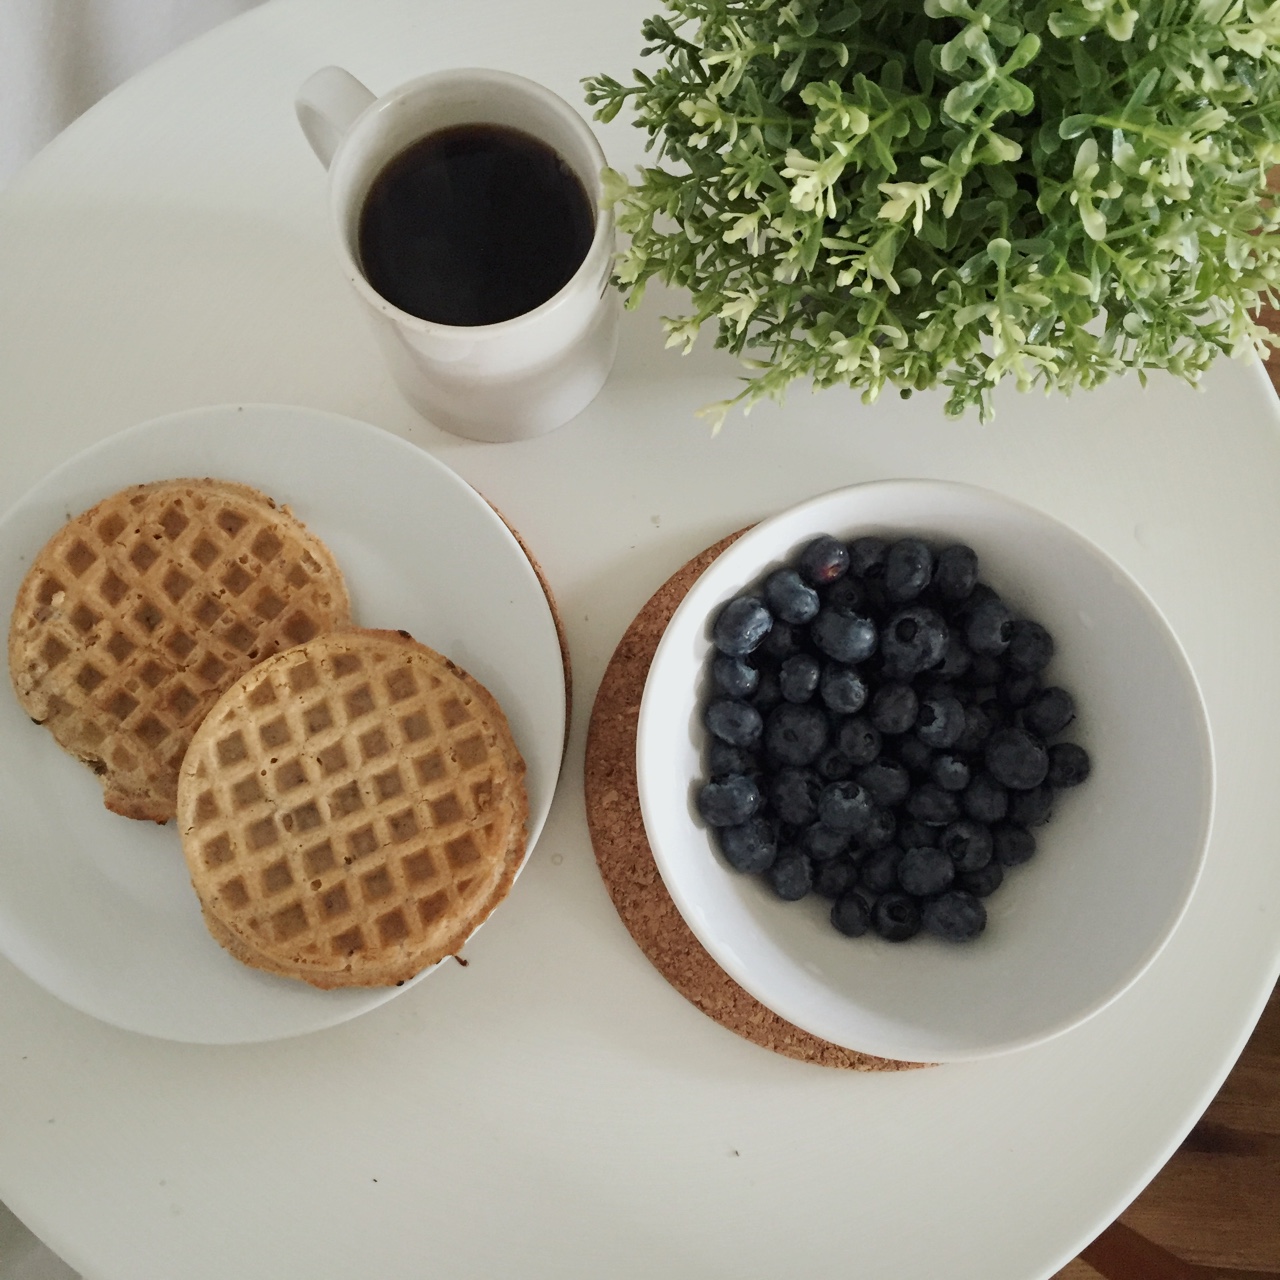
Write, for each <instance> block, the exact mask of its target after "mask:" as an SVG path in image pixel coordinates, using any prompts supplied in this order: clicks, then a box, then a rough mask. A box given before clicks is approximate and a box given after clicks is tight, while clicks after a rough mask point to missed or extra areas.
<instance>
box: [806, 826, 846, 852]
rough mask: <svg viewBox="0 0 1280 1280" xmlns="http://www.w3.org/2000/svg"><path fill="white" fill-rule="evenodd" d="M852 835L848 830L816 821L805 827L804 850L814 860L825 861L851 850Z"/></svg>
mask: <svg viewBox="0 0 1280 1280" xmlns="http://www.w3.org/2000/svg"><path fill="white" fill-rule="evenodd" d="M851 843H852V836H850V834H849V832H847V831H837V830H836V828H835V827H829V826H827V824H826V823H825V822H814V823H811V824H810V825H809V826H807V827H805V829H804V833H803V835H802V836H801V845H802V846H803V848H804V851H805V852H806V853H807V854H808V855H809V857H811V858H812V859H813V860H814V862H825V861H827V859H829V858H838V857H839V856H840V855H841V854H842V853H847V852H848V851H849V845H850V844H851Z"/></svg>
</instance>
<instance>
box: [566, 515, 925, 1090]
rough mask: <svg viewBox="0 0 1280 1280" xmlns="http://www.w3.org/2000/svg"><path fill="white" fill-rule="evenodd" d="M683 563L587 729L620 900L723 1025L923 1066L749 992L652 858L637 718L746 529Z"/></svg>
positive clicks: (616, 664) (828, 1052)
mask: <svg viewBox="0 0 1280 1280" xmlns="http://www.w3.org/2000/svg"><path fill="white" fill-rule="evenodd" d="M741 532H743V531H742V530H739V533H735V534H732V535H730V536H729V537H727V538H725V539H723V540H722V541H721V542H717V543H716V544H715V546H713V547H708V548H707V550H706V551H704V552H703V553H702V554H701V555H699V556H695V557H694V559H692V560H690V561H689V563H688V564H686V565H685V566H684V567H683V568H681V569H678V570H677V571H676V572H675V573H674V574H673V575H672V576H671V577H670V578H668V579H667V581H666V582H664V583H663V584H662V586H661V587H659V588H658V590H657V591H656V592H655V593H654V594H653V596H652V597H651V599H650V600H649V602H648V604H646V605H645V607H644V608H643V609H641V610H640V612H639V614H638V615H637V616H636V618H635V621H634V622H632V624H631V625H630V626H629V627H628V628H627V630H626V633H625V634H624V635H623V637H622V639H621V641H619V643H618V647H617V649H615V650H614V654H613V657H612V658H611V659H610V661H609V665H608V667H607V668H606V669H605V673H604V679H603V680H601V682H600V690H599V692H598V693H597V694H596V700H595V705H594V706H593V707H592V709H591V723H590V725H589V727H588V729H587V759H586V779H585V791H586V803H587V827H588V829H589V830H590V832H591V844H592V847H593V848H594V849H595V855H596V862H597V863H598V864H599V866H600V874H601V875H602V876H603V877H604V882H605V886H606V888H607V889H608V890H609V896H610V897H611V898H612V899H613V905H614V906H615V907H616V908H617V910H618V915H620V916H621V917H622V922H623V924H625V925H626V926H627V929H628V931H629V932H630V934H631V936H632V937H633V938H634V939H635V940H636V943H637V944H638V945H639V947H640V950H641V951H643V952H644V953H645V955H646V956H648V957H649V960H650V961H651V963H652V964H653V966H654V968H655V969H657V970H658V972H659V973H660V974H662V976H663V977H664V978H666V980H667V981H668V982H669V983H670V984H671V985H672V986H673V987H675V989H676V990H677V991H678V992H679V993H680V994H681V995H682V996H684V998H685V999H686V1000H688V1001H690V1003H692V1004H694V1005H695V1006H697V1008H699V1009H701V1010H702V1012H703V1013H705V1014H706V1015H707V1017H709V1018H714V1019H715V1021H716V1022H718V1023H719V1024H720V1025H721V1026H722V1027H727V1028H728V1029H729V1030H730V1031H733V1032H736V1033H737V1034H738V1035H740V1036H742V1037H744V1038H745V1039H747V1040H750V1041H751V1042H752V1044H758V1045H760V1046H761V1047H762V1048H764V1049H772V1050H773V1051H774V1053H781V1054H784V1055H785V1056H786V1057H788V1058H798V1059H800V1060H801V1061H802V1062H813V1063H816V1064H817V1065H819V1066H823V1067H842V1068H844V1069H846V1070H850V1071H902V1070H907V1069H909V1068H912V1067H918V1066H921V1065H924V1064H922V1063H918V1062H894V1061H891V1060H890V1059H888V1058H876V1057H873V1056H872V1055H871V1054H868V1053H858V1052H857V1051H856V1050H853V1049H843V1048H841V1047H840V1046H839V1045H834V1044H831V1043H830V1041H827V1040H821V1039H819V1038H818V1037H817V1036H813V1035H810V1034H809V1033H808V1032H807V1031H801V1030H800V1028H799V1027H796V1026H793V1025H792V1024H791V1023H790V1022H788V1021H787V1020H786V1019H785V1018H780V1017H779V1016H778V1015H777V1014H776V1013H773V1012H772V1011H771V1010H769V1009H766V1008H765V1007H764V1005H762V1004H761V1003H760V1002H759V1001H758V1000H757V999H756V998H755V997H754V996H751V995H748V994H747V992H745V991H744V990H743V989H742V988H741V987H740V986H739V985H738V984H737V983H736V982H734V980H733V979H732V978H731V977H729V975H728V974H727V973H725V971H724V970H723V969H721V968H720V966H719V965H718V964H716V962H715V961H714V960H713V959H712V958H711V956H710V954H709V953H708V952H707V951H706V949H705V948H704V947H703V946H702V944H701V943H700V942H699V941H698V940H697V938H695V937H694V935H693V932H692V930H690V928H689V926H688V925H687V924H685V922H684V920H683V918H682V917H681V915H680V912H679V911H678V910H677V909H676V904H675V903H674V902H673V901H672V900H671V895H670V894H669V893H668V892H667V887H666V885H665V884H663V882H662V877H661V875H659V873H658V868H657V866H656V864H655V863H654V861H653V854H652V852H651V851H650V849H649V842H648V840H647V839H646V838H645V833H644V822H643V820H642V819H641V816H640V795H639V791H638V789H637V785H636V727H637V723H638V721H639V718H640V696H641V694H642V693H643V692H644V682H645V679H646V677H647V676H648V674H649V664H650V663H651V662H652V661H653V655H654V651H655V650H656V649H657V647H658V641H659V640H660V639H661V638H662V633H663V632H664V631H665V630H666V629H667V623H668V622H670V620H671V615H672V614H673V613H674V612H675V610H676V606H677V605H678V604H679V603H680V601H681V600H683V599H684V596H685V593H686V592H687V591H688V590H689V588H690V587H691V586H693V584H694V582H696V581H697V579H698V578H699V577H700V576H701V574H702V572H703V570H704V569H706V568H707V566H708V565H709V564H711V562H712V561H713V560H714V559H715V558H716V557H717V556H718V555H719V554H720V553H721V552H722V551H723V550H724V549H725V547H727V546H728V545H729V544H730V543H731V542H733V540H734V539H735V538H737V537H738V536H739V534H740V533H741Z"/></svg>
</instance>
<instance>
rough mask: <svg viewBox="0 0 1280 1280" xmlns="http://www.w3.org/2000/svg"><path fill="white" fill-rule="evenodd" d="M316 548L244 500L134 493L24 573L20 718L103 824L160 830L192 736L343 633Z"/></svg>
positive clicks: (251, 496)
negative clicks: (250, 675) (268, 670)
mask: <svg viewBox="0 0 1280 1280" xmlns="http://www.w3.org/2000/svg"><path fill="white" fill-rule="evenodd" d="M350 624H351V606H350V602H349V600H348V598H347V589H346V586H345V584H344V583H343V579H342V573H341V571H340V570H339V568H338V566H337V564H336V563H335V562H334V559H333V556H332V555H331V554H330V553H329V550H328V548H327V547H325V545H324V544H323V543H322V542H321V541H320V540H319V539H318V538H317V537H315V536H314V535H313V534H311V533H309V532H308V531H307V529H306V528H305V527H304V526H303V525H302V524H301V523H300V522H299V521H298V520H297V519H296V518H295V517H294V516H293V515H292V514H291V513H290V511H289V510H288V508H282V507H277V506H276V504H275V503H274V502H273V501H272V500H271V499H270V498H268V497H266V496H265V495H264V494H261V493H259V492H258V491H257V490H255V489H251V488H249V487H248V486H246V485H241V484H233V483H231V482H228V481H221V480H167V481H160V482H158V483H155V484H146V485H135V486H134V487H132V488H130V489H125V490H124V491H123V492H121V493H117V494H115V495H113V496H112V497H110V498H107V499H105V500H104V501H102V502H100V503H98V505H97V506H95V507H93V508H92V509H91V510H89V511H86V512H85V513H84V514H83V515H80V516H77V517H76V518H75V519H73V520H70V521H68V523H67V524H65V525H63V527H62V528H61V529H59V530H58V532H57V533H56V534H54V536H53V537H52V538H51V539H50V540H49V542H48V543H47V544H46V546H45V547H44V549H43V550H42V551H41V552H40V554H39V555H38V556H37V557H36V559H35V562H34V563H33V564H32V566H31V569H30V571H29V572H28V573H27V576H26V578H25V579H24V581H23V583H22V586H21V587H20V588H19V591H18V598H17V602H16V604H15V605H14V610H13V618H12V622H11V624H10V629H9V675H10V678H11V679H12V681H13V687H14V690H15V691H16V693H17V695H18V700H19V702H21V704H22V707H23V710H24V711H25V712H26V713H27V715H29V716H30V717H31V719H33V720H34V721H36V723H38V724H43V725H44V726H45V727H46V728H48V729H49V731H50V732H51V733H52V734H53V736H54V737H55V738H56V739H57V741H58V743H59V744H60V745H61V746H62V747H63V748H64V749H65V750H66V751H69V752H70V753H71V754H72V755H74V756H76V757H77V758H78V759H80V760H83V761H84V762H85V763H86V764H88V765H89V766H90V768H92V769H93V771H94V772H95V773H97V774H99V775H100V776H101V779H102V788H103V793H104V795H103V798H104V802H105V804H106V806H107V808H108V809H111V810H114V811H115V812H116V813H120V814H124V815H125V816H126V817H130V818H147V819H152V820H154V821H156V822H167V821H168V820H169V819H170V818H171V817H173V815H174V812H175V805H176V803H177V793H178V769H179V767H180V766H181V763H182V758H183V756H184V754H185V753H186V749H187V743H188V742H189V741H190V739H191V735H192V733H193V732H194V731H195V729H196V727H197V726H198V725H199V723H200V721H201V720H202V719H203V718H204V716H205V713H206V712H207V711H208V710H209V708H210V707H211V706H212V705H213V704H214V702H215V701H216V700H217V698H218V695H219V694H220V693H221V692H222V691H223V690H224V689H226V688H227V687H228V686H230V685H231V684H233V683H234V682H235V681H236V680H237V679H239V677H240V676H241V675H243V674H244V673H245V672H246V671H248V670H249V669H250V668H251V667H252V666H253V665H254V664H255V663H257V662H260V661H261V660H262V659H263V658H266V657H269V656H270V655H271V654H273V653H276V652H278V651H279V650H281V649H285V648H288V647H289V646H291V645H295V644H300V643H302V642H303V641H305V640H310V639H311V638H312V637H313V636H316V635H318V634H320V633H321V632H323V631H328V630H331V629H332V628H334V627H344V626H350Z"/></svg>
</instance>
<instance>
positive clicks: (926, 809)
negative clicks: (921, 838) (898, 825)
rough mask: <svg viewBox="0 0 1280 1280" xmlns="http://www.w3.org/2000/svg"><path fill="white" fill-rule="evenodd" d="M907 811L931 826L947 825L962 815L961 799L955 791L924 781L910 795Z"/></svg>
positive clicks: (917, 819)
mask: <svg viewBox="0 0 1280 1280" xmlns="http://www.w3.org/2000/svg"><path fill="white" fill-rule="evenodd" d="M904 807H905V808H906V811H907V812H908V813H909V814H910V815H911V816H912V817H913V818H914V819H915V820H916V821H917V822H923V823H924V824H925V825H926V826H930V827H945V826H946V825H947V823H949V822H954V821H955V820H956V819H957V818H958V817H959V816H960V801H959V799H958V798H957V797H956V793H955V792H954V791H944V790H943V789H942V788H941V787H940V786H938V785H937V784H936V783H933V782H922V783H921V784H920V785H919V786H918V787H917V788H916V789H915V790H914V791H913V792H912V793H911V794H910V795H909V796H908V797H907V801H906V805H905V806H904Z"/></svg>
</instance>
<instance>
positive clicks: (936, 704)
mask: <svg viewBox="0 0 1280 1280" xmlns="http://www.w3.org/2000/svg"><path fill="white" fill-rule="evenodd" d="M965 726H966V718H965V710H964V707H963V706H961V705H960V699H959V698H956V697H954V696H953V695H951V694H935V695H933V696H932V697H928V698H925V699H924V700H923V701H922V702H921V703H920V710H919V711H918V712H917V713H916V737H918V738H919V739H920V741H921V742H923V743H924V744H925V745H926V746H929V747H939V748H941V747H953V746H955V744H956V743H957V742H959V740H960V738H961V736H962V735H963V734H964V731H965Z"/></svg>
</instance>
